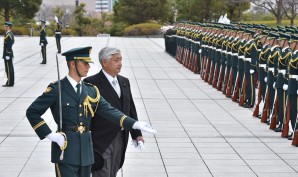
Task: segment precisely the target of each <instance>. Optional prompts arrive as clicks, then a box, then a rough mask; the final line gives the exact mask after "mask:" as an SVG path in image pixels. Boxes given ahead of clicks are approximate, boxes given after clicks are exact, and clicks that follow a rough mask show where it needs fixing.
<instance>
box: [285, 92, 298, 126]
mask: <svg viewBox="0 0 298 177" xmlns="http://www.w3.org/2000/svg"><path fill="white" fill-rule="evenodd" d="M288 97H289V98H288V99H289V102H290V115H291V124H292V128H293V130H294V131H295V130H297V128H298V127H295V124H296V117H297V95H288ZM287 111H288V110H287Z"/></svg>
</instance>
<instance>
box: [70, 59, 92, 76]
mask: <svg viewBox="0 0 298 177" xmlns="http://www.w3.org/2000/svg"><path fill="white" fill-rule="evenodd" d="M76 62H77V70H78V72H79V73H80V75H81V77H86V76H87V74H88V72H89V68H90V65H89V63H86V62H83V61H81V60H77V61H76ZM72 67H73V69H75V63H74V62H73V64H72Z"/></svg>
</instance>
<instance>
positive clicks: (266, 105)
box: [261, 86, 270, 123]
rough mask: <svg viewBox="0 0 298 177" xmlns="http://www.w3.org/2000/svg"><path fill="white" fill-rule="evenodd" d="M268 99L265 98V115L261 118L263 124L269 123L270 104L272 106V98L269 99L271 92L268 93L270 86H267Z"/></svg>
mask: <svg viewBox="0 0 298 177" xmlns="http://www.w3.org/2000/svg"><path fill="white" fill-rule="evenodd" d="M265 93H266V96H265V97H266V98H265V108H264V109H263V114H262V117H261V122H263V123H266V122H267V117H268V111H269V106H270V105H269V104H270V97H269V91H268V86H266V92H265Z"/></svg>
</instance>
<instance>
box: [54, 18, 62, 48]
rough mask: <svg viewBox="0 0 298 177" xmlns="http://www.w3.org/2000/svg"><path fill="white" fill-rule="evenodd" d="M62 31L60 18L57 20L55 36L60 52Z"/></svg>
mask: <svg viewBox="0 0 298 177" xmlns="http://www.w3.org/2000/svg"><path fill="white" fill-rule="evenodd" d="M61 31H62V21H60V20H59V21H58V22H57V26H56V29H55V38H56V44H57V50H58V53H61V43H60V39H61Z"/></svg>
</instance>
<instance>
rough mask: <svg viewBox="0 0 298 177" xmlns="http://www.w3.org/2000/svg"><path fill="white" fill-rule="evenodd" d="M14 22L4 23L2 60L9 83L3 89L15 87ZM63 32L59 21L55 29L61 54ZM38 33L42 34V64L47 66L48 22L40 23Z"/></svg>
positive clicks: (42, 21)
mask: <svg viewBox="0 0 298 177" xmlns="http://www.w3.org/2000/svg"><path fill="white" fill-rule="evenodd" d="M12 25H13V24H12V22H5V23H4V31H5V35H4V45H3V55H2V59H3V60H4V66H5V73H6V76H7V81H6V83H5V84H4V85H2V86H3V87H13V86H14V80H15V79H14V78H15V75H14V66H13V59H14V55H13V50H12V47H13V44H14V42H15V39H14V35H13V32H12ZM61 30H62V22H61V21H58V22H57V25H56V28H55V38H56V45H57V49H58V52H57V53H61V43H60V39H61ZM38 32H39V34H40V40H39V45H40V46H41V54H42V62H41V63H40V64H46V63H47V52H46V47H47V44H48V41H47V39H46V34H47V32H46V22H45V21H44V20H41V21H40V26H39V27H38Z"/></svg>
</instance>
